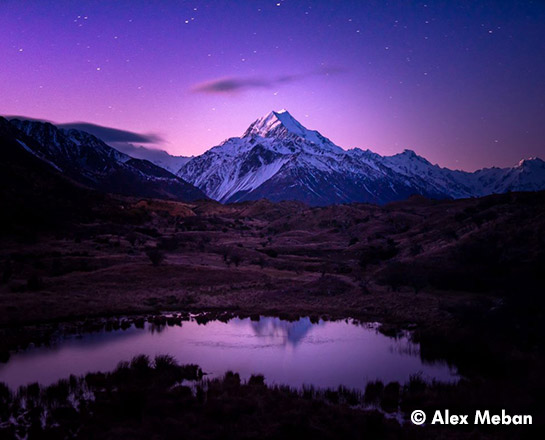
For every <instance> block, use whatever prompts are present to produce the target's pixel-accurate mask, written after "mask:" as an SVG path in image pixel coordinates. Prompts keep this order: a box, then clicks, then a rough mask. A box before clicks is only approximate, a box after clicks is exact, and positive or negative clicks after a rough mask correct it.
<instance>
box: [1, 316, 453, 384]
mask: <svg viewBox="0 0 545 440" xmlns="http://www.w3.org/2000/svg"><path fill="white" fill-rule="evenodd" d="M419 353H420V349H419V346H418V344H415V343H413V342H411V341H410V340H409V338H408V336H407V335H403V336H401V337H399V338H396V339H394V338H390V337H387V336H385V335H383V334H380V333H378V332H377V330H376V328H375V327H374V326H372V325H355V324H354V323H352V322H350V321H327V322H324V321H320V322H318V323H311V321H310V319H309V318H301V319H299V320H297V321H293V322H290V321H285V320H282V319H279V318H270V317H266V318H261V319H259V320H258V321H252V320H250V319H248V318H247V319H239V318H233V319H231V320H229V321H228V322H221V321H209V322H207V323H206V324H202V323H201V324H198V323H197V322H196V321H194V320H192V321H184V322H183V325H182V326H181V327H180V326H174V327H170V326H166V327H157V326H155V325H152V324H146V325H145V328H144V329H136V328H135V327H131V328H129V329H127V330H115V331H111V332H106V331H101V332H97V333H90V334H83V335H80V336H69V337H64V338H61V339H60V340H59V341H57V342H55V343H53V344H52V345H51V346H47V347H46V346H43V347H31V348H28V349H26V350H24V351H21V352H18V353H14V354H13V355H12V356H11V358H10V360H9V361H8V363H6V364H0V382H6V383H7V384H8V385H9V386H10V387H12V388H16V387H18V386H19V385H23V384H28V383H30V382H40V383H43V384H49V383H52V382H54V381H56V380H58V379H60V378H66V377H68V376H69V375H70V374H76V375H79V374H85V373H86V372H89V371H109V370H112V369H113V368H115V366H116V365H117V363H118V362H119V361H124V360H130V359H131V358H132V357H133V356H135V355H137V354H146V355H148V356H150V357H153V356H155V355H157V354H170V355H172V356H174V357H175V358H176V359H177V361H178V362H179V363H181V364H189V363H192V364H198V365H200V366H201V367H202V369H203V370H204V371H205V372H207V373H209V374H210V375H211V376H212V377H214V376H220V375H222V374H224V373H225V372H226V371H229V370H230V371H235V372H238V373H240V375H241V377H242V378H243V379H247V378H249V377H250V375H251V374H263V375H264V376H265V379H266V381H267V382H268V383H278V384H287V385H290V386H295V387H300V386H302V385H303V384H307V385H314V386H317V387H338V386H339V385H345V386H347V387H350V388H359V389H363V388H364V387H365V385H366V383H367V382H368V381H370V380H376V379H380V380H382V381H383V382H390V381H399V382H405V381H407V380H408V379H409V377H410V376H411V375H413V374H417V373H420V374H422V376H423V378H425V379H428V380H433V379H434V380H438V381H455V380H457V376H456V372H455V371H454V370H453V369H451V368H450V367H449V366H448V365H446V364H445V363H434V364H429V363H425V362H423V361H422V360H421V359H420V356H419Z"/></svg>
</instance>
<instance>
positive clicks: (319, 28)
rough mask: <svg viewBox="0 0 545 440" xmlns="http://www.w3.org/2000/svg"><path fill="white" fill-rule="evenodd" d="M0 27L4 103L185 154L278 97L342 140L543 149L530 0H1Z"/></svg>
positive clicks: (525, 152) (388, 150) (538, 57)
mask: <svg viewBox="0 0 545 440" xmlns="http://www.w3.org/2000/svg"><path fill="white" fill-rule="evenodd" d="M0 31H1V38H0V114H4V115H24V116H27V117H33V118H43V119H47V120H51V121H54V122H58V123H68V122H74V121H82V122H87V123H93V124H99V125H102V126H106V127H114V128H118V129H123V130H128V131H131V132H137V133H144V134H150V136H149V140H150V141H151V143H150V144H148V145H153V146H157V147H161V148H163V149H166V150H167V151H169V152H170V153H173V154H183V155H192V154H200V153H202V152H204V151H205V150H207V149H208V148H210V147H212V146H214V145H217V144H218V143H220V142H221V141H222V140H224V139H225V138H228V137H231V136H240V135H241V134H242V133H243V131H244V130H245V129H246V128H247V126H248V125H249V124H250V123H251V122H252V121H253V120H255V119H256V118H258V117H260V116H262V115H264V114H266V113H268V112H269V111H270V110H273V109H274V110H279V109H282V108H286V109H288V110H289V111H290V113H291V114H292V115H293V116H294V117H295V118H297V119H298V120H299V121H300V122H301V123H302V124H304V125H305V126H307V127H308V128H313V129H317V130H319V131H320V132H321V133H322V134H323V135H325V136H327V137H329V138H330V139H331V140H332V141H333V142H335V143H336V144H338V145H339V146H341V147H343V148H352V147H360V148H370V149H371V150H373V151H376V152H377V153H380V154H394V153H397V152H400V151H402V150H403V149H405V148H411V149H414V150H415V151H416V152H417V153H418V154H421V155H423V156H425V157H426V158H428V159H429V160H430V161H431V162H433V163H439V164H440V165H442V166H448V167H452V168H462V169H467V170H473V169H476V168H480V167H484V166H492V165H497V166H511V165H514V164H516V163H517V162H518V161H519V160H520V159H521V158H527V157H532V156H540V157H542V158H544V157H545V2H544V1H533V2H532V1H501V0H495V1H460V2H458V1H432V0H430V1H410V0H399V1H385V0H384V1H363V0H361V1H340V0H339V1H304V0H301V1H295V0H285V1H282V0H276V1H274V0H273V1H258V0H253V1H250V0H248V1H234V0H231V1H221V0H218V1H211V2H210V1H174V0H172V1H167V0H164V1H159V0H156V1H138V0H116V1H113V0H111V1H99V0H95V1H91V0H78V1H76V0H73V1H67V0H55V1H46V0H1V1H0ZM140 138H141V139H142V140H147V139H148V138H147V137H146V136H143V137H142V136H141V137H140Z"/></svg>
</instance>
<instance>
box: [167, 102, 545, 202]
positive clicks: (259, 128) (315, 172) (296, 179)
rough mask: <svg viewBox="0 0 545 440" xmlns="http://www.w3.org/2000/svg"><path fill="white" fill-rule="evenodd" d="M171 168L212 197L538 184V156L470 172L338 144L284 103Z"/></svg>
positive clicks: (444, 194)
mask: <svg viewBox="0 0 545 440" xmlns="http://www.w3.org/2000/svg"><path fill="white" fill-rule="evenodd" d="M177 175H178V176H180V177H182V178H184V179H185V180H187V181H188V182H190V183H192V184H194V185H195V186H197V187H198V188H200V189H201V190H203V191H204V192H205V193H206V194H207V195H208V196H209V197H211V198H213V199H215V200H218V201H220V202H238V201H244V200H255V199H256V198H260V197H266V198H270V199H271V200H273V201H281V200H302V201H305V202H307V203H309V204H311V205H327V204H332V203H349V202H371V203H378V204H384V203H388V202H391V201H396V200H401V199H404V198H406V197H408V196H410V195H413V194H419V195H423V196H425V197H430V198H455V199H456V198H465V197H479V196H483V195H487V194H493V193H502V192H507V191H517V190H522V191H533V190H539V189H544V188H545V163H544V162H543V161H542V160H541V159H537V158H536V159H526V160H522V161H521V162H520V163H519V165H517V166H515V167H512V168H490V169H482V170H477V171H475V172H472V173H471V172H467V171H461V170H451V169H448V168H443V167H440V166H439V165H434V164H431V163H430V162H429V161H428V160H427V159H425V158H423V157H422V156H419V155H417V154H416V153H415V152H414V151H412V150H404V151H403V152H402V153H398V154H395V155H392V156H381V155H379V154H377V153H374V152H372V151H370V150H362V149H360V148H353V149H350V150H344V149H342V148H341V147H339V146H337V145H335V144H334V143H333V142H332V141H330V140H329V139H328V138H326V137H325V136H323V135H321V134H320V133H319V132H318V131H316V130H309V129H307V128H305V127H304V126H303V125H302V124H300V123H299V122H298V121H297V120H296V119H295V118H294V117H293V116H292V115H291V114H290V113H289V112H288V111H287V110H281V111H278V112H275V111H272V112H270V113H268V114H267V115H265V116H263V117H261V118H258V119H257V120H256V121H254V122H253V123H252V124H251V125H250V126H249V127H248V129H247V130H246V131H245V132H244V134H243V135H242V136H241V137H232V138H228V139H226V140H225V141H224V142H222V143H221V144H219V145H217V146H215V147H213V148H211V149H210V150H208V151H206V152H205V153H203V154H202V155H200V156H196V157H194V158H192V159H191V160H189V161H188V162H187V163H186V164H184V165H183V166H182V167H181V168H180V170H179V171H178V173H177Z"/></svg>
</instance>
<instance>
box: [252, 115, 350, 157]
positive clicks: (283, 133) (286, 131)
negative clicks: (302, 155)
mask: <svg viewBox="0 0 545 440" xmlns="http://www.w3.org/2000/svg"><path fill="white" fill-rule="evenodd" d="M256 137H261V138H274V139H276V140H289V139H291V140H300V141H301V140H302V141H305V142H310V143H312V144H315V145H317V146H319V147H322V148H323V149H327V150H332V151H335V150H341V151H342V149H341V148H339V147H337V146H336V145H335V144H333V142H331V141H330V140H329V139H327V138H325V137H324V136H322V135H321V134H320V133H319V132H317V131H316V130H309V129H308V128H306V127H304V126H303V125H302V124H301V123H300V122H299V121H298V120H297V119H295V118H294V117H293V116H292V115H291V114H290V112H288V111H287V110H285V109H283V110H280V111H272V112H270V113H269V114H267V115H265V116H263V117H261V118H259V119H257V120H256V121H255V122H254V123H253V124H251V125H250V126H249V127H248V129H247V130H246V131H245V132H244V134H243V135H242V138H243V139H245V138H256Z"/></svg>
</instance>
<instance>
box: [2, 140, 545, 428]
mask: <svg viewBox="0 0 545 440" xmlns="http://www.w3.org/2000/svg"><path fill="white" fill-rule="evenodd" d="M23 153H25V152H24V151H23V152H22V153H21V154H23ZM23 157H24V156H23ZM18 158H19V159H20V157H19V156H14V157H13V158H12V160H11V165H10V166H6V162H4V170H5V171H6V173H7V172H8V171H9V173H11V174H10V176H11V177H13V178H15V177H17V179H18V180H17V182H18V183H19V185H18V187H12V186H3V187H2V193H1V194H2V198H3V200H4V201H5V202H4V203H3V206H5V207H7V209H6V210H5V213H7V214H8V215H4V216H3V217H2V220H3V223H2V234H1V235H0V242H1V246H0V275H1V278H0V280H1V284H0V341H1V343H0V355H1V358H2V359H4V360H5V359H7V358H9V353H8V350H10V349H13V348H15V347H22V346H25V345H26V344H28V343H29V342H34V341H36V340H47V334H48V332H49V330H48V329H51V328H54V324H55V323H57V322H59V321H71V320H75V319H76V320H80V321H83V322H84V324H83V325H84V326H86V325H88V326H91V327H92V318H93V317H101V316H110V315H120V314H153V315H155V314H157V313H160V312H161V311H165V310H177V311H194V312H197V311H200V312H203V311H205V312H209V316H210V317H211V318H214V317H218V316H220V317H226V316H230V315H232V314H235V315H244V316H248V315H250V316H255V315H258V314H268V315H276V316H281V317H284V318H288V319H289V318H295V317H297V316H300V315H306V316H311V318H313V319H315V318H317V317H324V318H326V319H327V318H346V317H354V318H358V319H361V320H364V321H380V322H381V323H382V327H381V331H382V332H384V333H386V334H389V335H395V334H397V332H399V330H400V329H403V328H409V329H411V330H413V331H414V337H415V338H416V339H417V340H418V341H419V342H420V347H421V355H422V357H423V358H424V359H427V360H433V359H447V360H448V361H449V362H451V363H453V364H454V365H456V367H458V369H459V371H460V373H461V374H462V375H463V376H465V377H468V378H469V381H468V382H464V383H462V384H460V385H459V386H457V387H453V388H442V387H440V386H437V387H436V386H431V387H430V388H429V389H424V390H421V391H418V393H419V394H418V396H419V397H418V399H420V400H418V402H420V404H425V405H426V407H439V408H446V407H458V408H460V409H464V410H465V409H467V408H483V407H486V408H488V407H491V408H493V409H502V408H508V409H510V410H511V412H513V413H523V414H526V413H530V414H532V415H533V416H534V419H535V420H536V421H539V420H543V406H542V405H539V404H538V402H539V400H540V399H541V396H542V394H543V392H545V383H544V382H543V377H542V373H541V372H542V371H543V368H545V347H544V341H545V327H544V325H543V322H544V321H543V317H544V311H545V304H544V298H543V295H542V292H543V291H545V288H544V287H545V282H544V281H545V280H544V272H543V267H544V266H545V264H544V263H545V253H544V249H545V246H544V244H545V236H544V234H545V224H544V223H545V193H543V192H537V193H510V194H504V195H496V196H489V197H485V198H480V199H465V200H457V201H430V200H427V199H424V198H420V197H415V198H411V199H409V200H407V201H404V202H398V203H395V204H390V205H386V206H382V207H380V206H376V205H368V204H350V205H337V206H329V207H314V208H312V207H309V206H307V205H305V204H302V203H299V202H283V203H271V202H268V201H255V202H244V203H238V204H229V205H221V204H219V203H217V202H213V201H199V202H194V203H180V202H174V201H165V200H154V199H140V198H130V197H121V196H107V195H101V194H99V193H96V192H94V191H91V190H89V189H86V188H83V187H80V186H78V185H75V184H74V183H72V182H70V181H69V180H67V179H66V178H65V177H64V176H62V175H58V174H56V173H52V172H51V171H50V169H49V168H47V167H45V168H44V164H43V163H42V162H41V161H38V160H36V161H35V162H28V161H27V160H24V161H22V162H21V161H19V159H18ZM25 159H26V157H25ZM29 163H31V164H33V168H32V170H31V174H28V171H29V169H28V164H29ZM4 175H5V174H4ZM78 202H80V203H78ZM38 324H39V325H40V326H37V325H38ZM44 324H45V326H44ZM44 329H45V330H44ZM224 385H226V386H227V387H229V386H230V385H229V384H228V383H226V384H223V385H222V384H220V385H219V386H220V390H221V387H223V386H224ZM237 386H238V385H237ZM229 390H231V388H228V389H226V390H225V392H227V393H228V394H227V396H228V400H227V401H225V400H224V398H221V399H220V401H218V402H217V405H216V404H215V403H213V404H214V405H216V406H215V408H216V410H218V411H225V410H226V408H227V407H226V406H225V405H226V404H229V405H230V403H228V402H231V403H232V404H233V405H234V406H233V408H235V409H234V410H233V411H235V412H236V413H237V414H239V412H240V411H244V408H245V404H244V402H243V401H241V400H240V399H239V396H238V394H237V393H238V391H236V393H235V394H229V393H230V392H231V391H229ZM237 390H238V388H237ZM242 390H248V391H250V392H253V391H252V390H254V388H251V387H250V388H242ZM222 392H223V391H222ZM161 393H162V394H161V396H162V397H161V399H163V398H165V399H175V400H169V401H171V402H173V405H177V404H176V403H175V402H176V399H178V397H179V396H178V397H177V396H175V395H172V394H171V393H170V392H165V391H164V390H162V391H161ZM260 393H262V395H261V397H258V398H257V401H258V400H259V399H261V398H265V399H270V400H267V401H268V402H269V403H270V404H271V405H272V407H274V408H277V410H275V411H277V412H276V413H275V414H277V415H279V414H283V413H282V411H281V410H279V409H278V407H277V405H278V404H279V402H282V401H284V402H286V401H290V402H291V403H293V405H295V406H298V405H300V404H302V401H300V400H299V398H298V397H297V396H293V395H282V393H281V394H278V393H275V392H274V391H270V390H266V389H264V388H262V389H261V391H260ZM112 398H114V399H115V396H113V397H112ZM214 398H215V397H214ZM231 398H232V399H234V400H230V399H231ZM252 399H253V398H252ZM284 399H287V400H284ZM190 400H191V399H190ZM212 402H214V401H212ZM193 403H197V402H193ZM193 403H192V404H193ZM104 404H105V405H107V406H108V405H110V403H109V401H108V400H107V401H104ZM111 404H114V405H115V402H113V401H112V402H111ZM413 404H414V403H413ZM169 405H170V404H169ZM169 405H167V406H169ZM239 405H242V406H239ZM305 405H307V404H306V403H305ZM308 405H309V406H308V407H307V406H305V408H306V409H305V410H302V411H303V412H302V413H299V412H296V413H294V414H291V413H290V414H288V415H286V416H285V417H287V418H286V419H285V421H286V423H287V424H292V423H295V420H296V419H297V420H301V419H300V417H308V416H309V414H310V412H309V411H311V409H312V408H315V407H316V405H321V404H318V403H315V402H314V403H313V402H310V403H309V404H308ZM335 405H337V404H335ZM208 410H209V408H208V407H207V406H204V407H198V409H196V411H197V415H198V417H201V416H202V417H203V420H206V414H207V412H206V411H208ZM334 411H338V412H339V414H345V411H346V410H345V409H342V408H338V407H335V409H334ZM348 412H349V413H350V414H352V410H349V411H348ZM197 415H196V416H197ZM282 417H284V415H282ZM343 417H344V416H343ZM349 417H355V419H358V420H363V419H365V420H367V418H368V417H369V415H368V414H367V413H361V414H360V413H354V414H353V416H352V415H350V416H349ZM360 417H361V418H362V419H360ZM258 419H260V420H261V419H262V417H261V416H259V417H258ZM379 419H380V420H381V422H380V426H381V428H380V429H381V430H382V429H386V431H381V432H383V433H384V436H385V437H388V436H392V435H393V436H394V437H393V438H396V437H395V436H396V435H397V434H400V431H398V430H397V427H396V425H395V423H393V424H389V423H387V424H386V425H383V422H384V421H383V419H382V418H381V417H379ZM97 420H98V419H97ZM154 420H156V419H154ZM157 420H163V419H161V418H160V417H159V419H157ZM163 422H164V420H163ZM90 423H91V425H90V426H92V423H94V422H93V419H91V422H90ZM536 424H537V423H536ZM341 425H343V424H341ZM341 425H339V426H341ZM62 426H63V427H64V426H68V425H65V424H64V422H63V425H62ZM290 426H291V425H290ZM343 426H344V425H343ZM539 426H540V425H539ZM539 426H537V427H536V429H540V428H539ZM146 429H147V428H146ZM373 429H374V428H373ZM305 432H306V431H305ZM524 432H526V431H516V432H515V434H514V436H513V437H512V436H511V435H509V434H504V436H505V438H516V437H517V435H519V436H520V435H522V434H523V433H524ZM443 433H444V431H442V430H441V435H443ZM449 433H450V434H449V435H453V436H454V437H453V438H460V436H461V438H465V434H464V435H461V434H460V433H458V432H456V431H449ZM413 434H415V435H416V436H418V435H419V434H417V433H415V432H413V431H412V430H411V431H405V430H404V431H403V435H409V437H410V435H413ZM425 434H426V435H431V437H430V438H433V437H434V436H435V434H434V433H433V432H428V431H426V432H425ZM481 434H483V433H482V432H480V431H479V434H478V437H477V438H481V437H482V436H481ZM485 434H486V431H485ZM488 434H490V435H488V438H498V436H497V435H495V434H494V433H488ZM445 435H446V434H445ZM502 435H503V434H502ZM456 436H458V437H456ZM402 437H403V436H402ZM500 437H501V436H500ZM356 438H357V436H356ZM445 438H448V437H445ZM484 438H486V435H485V436H484ZM533 438H535V436H534V437H533Z"/></svg>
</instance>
